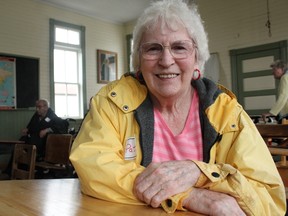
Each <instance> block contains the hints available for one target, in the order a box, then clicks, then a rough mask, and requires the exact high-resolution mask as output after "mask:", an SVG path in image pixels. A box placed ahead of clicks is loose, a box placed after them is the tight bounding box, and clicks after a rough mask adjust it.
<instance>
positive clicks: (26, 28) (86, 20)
mask: <svg viewBox="0 0 288 216" xmlns="http://www.w3.org/2000/svg"><path fill="white" fill-rule="evenodd" d="M0 1H1V7H0V14H1V15H0V16H1V18H0V27H1V34H0V52H1V53H8V54H17V55H23V56H30V57H35V58H40V86H41V87H40V97H42V98H47V99H48V100H50V83H49V19H50V18H53V19H56V20H60V21H64V22H68V23H72V24H76V25H83V26H85V27H86V74H87V98H86V102H88V101H89V98H90V97H91V96H92V95H94V94H95V93H96V92H97V91H98V90H99V89H100V88H101V86H103V85H102V84H97V78H96V75H97V66H96V49H103V50H108V51H113V52H117V53H118V71H119V75H121V74H122V73H123V71H126V70H125V63H126V54H125V52H126V42H125V34H124V28H123V26H122V25H117V24H111V23H108V22H103V21H99V20H96V19H93V18H90V17H87V16H83V15H79V14H77V13H73V12H71V11H65V10H63V9H59V8H56V7H52V6H50V5H47V4H43V3H40V2H38V1H34V0H21V1H19V0H9V1H4V0H0Z"/></svg>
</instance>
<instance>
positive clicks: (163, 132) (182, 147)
mask: <svg viewBox="0 0 288 216" xmlns="http://www.w3.org/2000/svg"><path fill="white" fill-rule="evenodd" d="M154 119H155V123H154V128H155V131H154V147H153V159H152V161H153V162H161V161H170V160H186V159H190V160H191V159H193V160H200V161H201V160H203V151H202V146H203V142H202V132H201V125H200V118H199V98H198V94H197V92H196V91H194V93H193V100H192V104H191V106H190V110H189V115H188V118H187V121H186V123H185V127H184V129H183V131H182V132H181V133H180V134H179V135H176V136H174V134H173V133H172V131H171V130H170V128H169V127H168V126H167V124H166V122H165V120H164V119H163V117H162V115H161V113H160V112H159V110H157V109H155V108H154Z"/></svg>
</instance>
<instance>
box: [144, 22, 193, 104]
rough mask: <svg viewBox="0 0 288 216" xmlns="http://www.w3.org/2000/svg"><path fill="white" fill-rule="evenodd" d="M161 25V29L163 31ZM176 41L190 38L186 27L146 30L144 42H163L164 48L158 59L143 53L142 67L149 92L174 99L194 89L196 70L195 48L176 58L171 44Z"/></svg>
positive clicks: (159, 97) (162, 97)
mask: <svg viewBox="0 0 288 216" xmlns="http://www.w3.org/2000/svg"><path fill="white" fill-rule="evenodd" d="M160 29H161V31H160ZM176 41H191V42H192V39H191V38H190V37H189V35H188V33H187V31H186V29H185V28H184V27H179V28H178V29H177V30H171V29H169V28H168V27H167V26H166V27H163V28H161V27H160V25H159V26H158V27H156V28H153V29H149V30H148V31H147V32H145V33H144V34H143V37H142V41H141V44H144V43H160V44H162V45H163V46H164V47H165V48H164V50H163V53H162V55H161V56H160V57H159V59H155V60H147V59H145V58H143V56H142V55H141V54H140V71H141V72H142V75H143V77H144V80H145V82H146V85H147V87H148V89H149V91H150V93H151V94H152V95H153V96H155V97H156V98H158V100H161V99H169V98H170V99H172V98H175V97H176V98H177V97H181V95H185V93H186V92H187V91H190V90H191V88H192V87H191V80H192V75H193V71H194V70H195V69H196V68H197V62H196V58H195V52H196V51H195V49H196V48H194V49H193V51H192V52H191V53H189V55H188V56H187V58H182V59H175V58H174V57H173V56H172V54H171V52H170V50H171V49H170V48H169V47H167V46H170V45H171V44H173V43H175V42H176Z"/></svg>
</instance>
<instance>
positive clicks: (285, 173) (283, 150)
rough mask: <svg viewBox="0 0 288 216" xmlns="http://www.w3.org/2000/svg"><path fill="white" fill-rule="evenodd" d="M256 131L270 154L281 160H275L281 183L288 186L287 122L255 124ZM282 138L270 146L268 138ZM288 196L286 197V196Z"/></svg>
mask: <svg viewBox="0 0 288 216" xmlns="http://www.w3.org/2000/svg"><path fill="white" fill-rule="evenodd" d="M256 127H257V129H258V131H259V132H260V134H261V136H262V137H263V139H264V140H265V141H266V144H267V146H268V149H269V151H270V153H271V154H272V155H279V156H280V157H281V160H280V161H278V162H276V166H277V168H278V171H279V174H280V175H281V178H282V180H283V183H284V185H285V186H286V187H288V161H287V159H286V158H287V156H288V124H256ZM273 138H274V139H282V141H281V143H280V144H279V145H278V146H270V145H269V141H268V139H273ZM287 198H288V197H287Z"/></svg>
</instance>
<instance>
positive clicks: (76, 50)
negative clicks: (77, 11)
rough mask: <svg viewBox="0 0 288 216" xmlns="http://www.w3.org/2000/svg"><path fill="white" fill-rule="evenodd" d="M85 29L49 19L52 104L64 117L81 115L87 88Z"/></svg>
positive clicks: (57, 112)
mask: <svg viewBox="0 0 288 216" xmlns="http://www.w3.org/2000/svg"><path fill="white" fill-rule="evenodd" d="M84 34H85V28H84V27H83V26H76V25H73V24H68V23H64V22H60V21H56V20H51V21H50V37H51V44H50V48H51V49H50V50H51V51H50V60H51V63H50V70H51V73H50V75H51V95H52V96H51V107H53V108H54V110H55V113H56V114H57V115H58V116H60V117H62V118H82V117H83V110H86V107H83V104H84V103H83V98H85V96H86V92H85V91H84V90H85V89H86V87H85V79H84V77H85V69H84V68H85V67H84V64H83V62H84V54H85V49H84V45H85V40H84V39H85V35H84Z"/></svg>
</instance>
